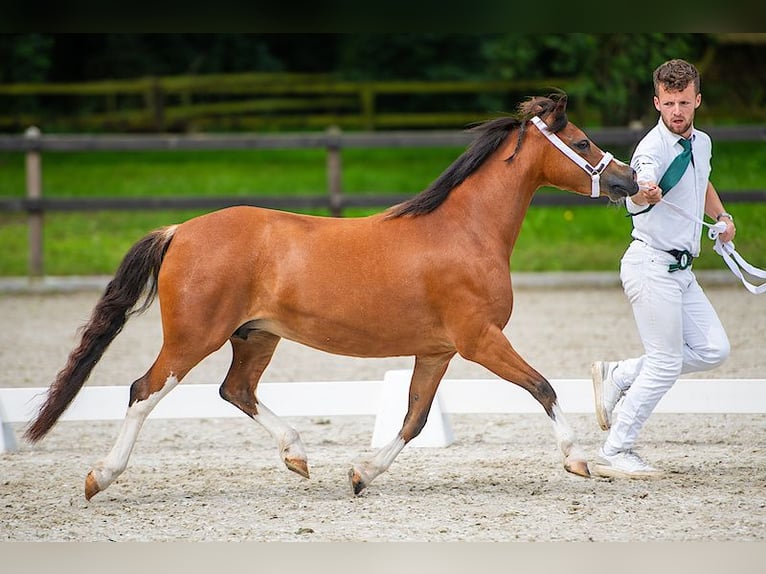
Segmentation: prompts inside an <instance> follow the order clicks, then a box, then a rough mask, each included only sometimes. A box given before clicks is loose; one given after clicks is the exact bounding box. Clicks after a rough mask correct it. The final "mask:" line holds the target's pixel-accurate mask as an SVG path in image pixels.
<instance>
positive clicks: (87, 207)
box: [0, 126, 766, 276]
mask: <svg viewBox="0 0 766 574" xmlns="http://www.w3.org/2000/svg"><path fill="white" fill-rule="evenodd" d="M705 131H707V132H708V133H709V134H710V135H711V137H712V138H713V139H714V140H716V141H766V126H727V127H717V126H714V127H709V128H705ZM588 132H589V134H590V135H591V137H592V138H593V139H594V140H595V141H597V142H599V144H601V145H604V146H608V145H623V146H624V145H635V144H636V143H637V142H638V141H639V140H640V138H641V137H642V136H643V135H644V133H645V130H640V129H628V128H601V129H589V130H588ZM470 140H471V136H470V134H467V133H465V132H461V131H407V132H362V133H344V132H342V131H340V130H339V129H338V128H331V129H328V130H327V131H325V132H317V133H302V134H264V135H261V134H255V135H254V134H245V135H242V134H233V135H188V136H176V135H172V136H171V135H104V136H95V135H44V134H41V133H40V132H39V130H37V128H29V129H28V130H27V132H26V134H24V135H16V136H3V135H0V151H15V152H23V153H25V154H26V196H24V197H0V213H2V212H26V213H27V215H28V217H29V256H28V259H29V274H30V275H31V276H40V275H42V273H43V262H42V235H43V214H44V213H45V212H49V211H92V210H155V209H219V208H223V207H229V206H233V205H254V206H260V207H270V208H279V209H315V208H323V209H328V210H329V211H330V213H331V214H333V215H334V216H342V215H343V211H344V210H345V209H347V208H351V207H368V208H375V207H388V206H390V205H394V204H396V203H399V202H401V201H404V200H406V199H408V198H410V197H412V195H413V194H414V193H415V192H403V193H394V194H390V193H389V194H381V193H376V192H374V191H371V192H369V193H354V194H344V193H343V189H342V184H341V182H342V161H341V151H342V150H343V149H351V148H391V147H410V148H412V147H461V146H465V145H466V144H468V143H469V141H470ZM308 148H320V149H325V150H326V152H327V160H326V166H327V169H326V175H327V177H326V181H327V186H326V190H325V193H324V194H321V193H316V194H308V195H290V196H284V195H263V194H259V195H257V196H234V197H231V196H229V197H223V196H208V197H204V196H195V197H133V198H110V197H90V198H46V197H43V189H42V172H43V166H42V154H43V152H46V153H49V152H77V151H158V150H166V151H173V150H233V149H308ZM719 193H720V195H721V196H722V198H723V199H724V201H725V202H726V203H733V202H763V201H766V190H760V189H752V190H737V191H728V190H720V191H719ZM601 201H605V200H601ZM532 203H533V204H534V205H581V204H583V199H582V198H580V197H576V196H574V195H571V194H563V193H551V194H549V193H541V194H537V195H535V196H534V197H533V200H532Z"/></svg>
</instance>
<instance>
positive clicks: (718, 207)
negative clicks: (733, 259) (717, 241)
mask: <svg viewBox="0 0 766 574" xmlns="http://www.w3.org/2000/svg"><path fill="white" fill-rule="evenodd" d="M705 213H706V214H707V215H708V217H710V218H711V219H715V220H716V221H724V222H726V231H724V232H723V233H721V234H720V238H721V241H731V240H732V239H734V235H735V233H737V228H736V227H734V218H732V216H731V215H729V214H728V213H726V210H725V209H724V207H723V203H722V202H721V198H720V197H719V195H718V192H717V191H716V190H715V187H713V184H712V183H710V182H709V181H708V182H707V189H706V190H705Z"/></svg>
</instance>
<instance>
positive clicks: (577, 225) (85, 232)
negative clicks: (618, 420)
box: [0, 142, 766, 276]
mask: <svg viewBox="0 0 766 574" xmlns="http://www.w3.org/2000/svg"><path fill="white" fill-rule="evenodd" d="M714 149H715V157H714V158H713V170H714V171H713V182H714V183H715V185H716V187H717V188H718V189H720V190H724V189H725V190H737V189H766V144H764V143H739V142H722V143H719V144H716V145H715V148H714ZM610 151H612V152H613V153H615V155H616V156H617V157H619V158H620V159H623V160H627V159H628V154H629V150H620V149H615V148H610ZM461 152H462V149H461V148H434V149H431V148H427V149H422V148H417V149H415V148H411V149H410V148H405V149H369V150H360V149H351V150H344V151H343V189H344V193H348V194H353V193H365V192H368V193H373V192H377V193H396V192H398V193H402V192H404V193H416V192H418V191H420V190H422V189H423V188H425V187H426V186H427V185H428V184H429V183H430V182H431V181H432V180H434V179H435V178H436V177H437V176H438V175H439V174H440V173H441V172H442V171H443V170H444V169H445V168H446V167H447V166H449V165H450V164H451V163H452V161H454V160H455V158H457V156H458V155H459V154H460V153H461ZM325 169H326V168H325V153H324V151H323V150H294V151H293V150H287V151H286V150H254V151H247V150H241V151H240V150H237V151H226V152H205V151H196V152H187V151H172V152H171V151H168V152H119V153H118V152H95V153H47V154H45V155H44V156H43V188H44V194H45V196H46V197H57V198H65V197H86V196H91V197H140V196H148V197H152V196H170V195H174V196H213V195H221V196H232V195H242V196H252V195H257V194H270V195H271V194H291V193H292V194H309V193H317V194H323V193H325V189H326V173H325ZM24 187H25V184H24V157H23V155H22V154H19V153H0V196H5V197H21V196H23V195H24ZM542 192H543V193H547V192H549V191H542ZM550 192H551V193H565V192H562V191H550ZM538 193H540V192H538ZM727 208H728V210H729V211H730V212H731V213H733V214H734V215H735V217H736V219H737V226H738V235H737V239H736V244H737V247H738V249H739V250H740V252H741V253H742V254H743V255H744V256H745V257H746V258H747V259H748V260H749V261H750V262H751V263H752V264H753V265H757V266H760V267H766V204H745V203H732V204H730V205H728V206H727ZM381 209H382V208H381ZM200 213H202V212H200V211H103V212H87V213H62V212H50V213H47V214H46V215H45V237H44V263H45V273H46V274H49V275H92V274H111V273H112V272H113V271H114V269H115V268H116V266H117V265H118V263H119V261H120V259H121V258H122V256H123V255H124V254H125V252H126V251H127V249H128V248H129V247H130V245H131V244H132V243H133V242H134V241H136V240H137V239H138V238H140V237H141V236H142V235H144V234H145V233H146V232H148V231H149V230H151V229H153V228H155V227H159V226H162V225H167V224H170V223H176V222H181V221H184V220H186V219H189V218H191V217H194V216H195V215H198V214H200ZM366 213H369V211H367V212H365V211H362V210H355V211H349V212H347V215H348V216H360V215H365V214H366ZM630 229H631V224H630V220H629V219H628V218H626V217H625V212H624V209H623V208H618V207H611V206H604V205H601V204H595V203H590V202H589V201H588V200H587V199H585V198H583V201H582V206H577V207H572V208H564V207H532V208H531V209H530V211H529V213H528V214H527V217H526V219H525V221H524V226H523V228H522V232H521V236H520V238H519V241H518V243H517V246H516V249H515V251H514V254H513V258H512V267H513V269H514V270H520V271H560V270H570V271H581V270H615V271H616V270H617V268H618V265H619V258H620V256H621V254H622V252H623V251H624V249H625V247H626V246H627V244H628V242H629V240H630V239H629V234H630ZM27 241H28V239H27V224H26V216H25V215H23V214H9V213H0V245H2V247H3V248H2V249H0V276H19V275H25V274H26V272H27ZM710 245H711V243H710V242H709V241H708V240H707V239H703V254H702V256H701V257H700V259H699V260H698V261H697V262H695V268H697V269H706V268H707V269H710V268H713V269H719V268H720V269H723V268H724V265H723V262H722V261H721V260H720V258H719V257H718V256H717V255H716V254H715V253H714V252H713V251H712V249H711V247H710Z"/></svg>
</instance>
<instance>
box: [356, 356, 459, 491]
mask: <svg viewBox="0 0 766 574" xmlns="http://www.w3.org/2000/svg"><path fill="white" fill-rule="evenodd" d="M453 356H454V353H449V354H446V355H437V356H430V357H416V359H415V369H414V371H413V373H412V380H411V381H410V392H409V406H408V409H407V414H406V415H405V416H404V423H403V424H402V429H401V430H400V431H399V433H398V434H397V435H396V437H394V439H393V440H392V441H391V442H390V443H388V444H387V445H386V446H384V447H383V448H381V449H380V450H378V451H377V452H376V453H375V454H374V455H373V456H372V458H371V459H369V460H360V461H357V462H355V463H354V464H353V465H352V467H351V470H349V473H348V476H349V480H350V482H351V489H352V490H353V492H354V494H359V493H360V492H361V491H362V490H364V489H365V488H366V487H367V486H368V485H369V484H370V483H371V482H372V481H373V480H374V479H375V477H377V476H378V475H380V474H382V473H383V472H385V471H386V470H387V469H388V467H389V466H391V463H393V462H394V459H395V458H396V456H397V455H398V454H399V453H400V452H401V451H402V449H403V448H404V446H405V445H406V444H407V443H408V442H410V441H411V440H412V439H414V438H415V437H416V436H418V435H419V434H420V431H422V430H423V427H424V426H425V424H426V421H427V420H428V413H429V411H430V410H431V404H432V403H433V400H434V396H436V389H437V388H438V387H439V382H440V381H441V379H442V377H443V376H444V373H445V372H446V370H447V366H448V365H449V361H450V359H451V358H452V357H453Z"/></svg>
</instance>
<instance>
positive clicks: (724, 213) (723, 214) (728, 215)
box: [715, 211, 734, 222]
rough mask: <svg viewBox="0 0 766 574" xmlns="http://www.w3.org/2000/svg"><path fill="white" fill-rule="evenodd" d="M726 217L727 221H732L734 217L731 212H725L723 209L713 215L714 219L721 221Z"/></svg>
mask: <svg viewBox="0 0 766 574" xmlns="http://www.w3.org/2000/svg"><path fill="white" fill-rule="evenodd" d="M724 217H725V218H727V219H728V220H729V221H731V222H734V217H732V215H731V213H726V212H725V211H722V212H721V213H719V214H718V215H716V216H715V220H716V221H721V219H723V218H724Z"/></svg>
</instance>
